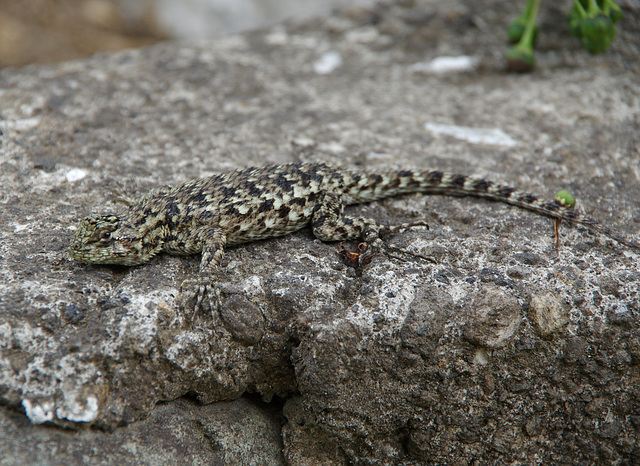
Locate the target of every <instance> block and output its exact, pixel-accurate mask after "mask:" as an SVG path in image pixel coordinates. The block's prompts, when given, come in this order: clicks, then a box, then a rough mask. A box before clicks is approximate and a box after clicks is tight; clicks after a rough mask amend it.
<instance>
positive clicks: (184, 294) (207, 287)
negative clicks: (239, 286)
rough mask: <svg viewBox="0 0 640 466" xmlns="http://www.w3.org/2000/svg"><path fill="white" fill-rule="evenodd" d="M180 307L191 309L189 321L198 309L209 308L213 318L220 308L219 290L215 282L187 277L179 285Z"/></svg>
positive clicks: (192, 319) (193, 317)
mask: <svg viewBox="0 0 640 466" xmlns="http://www.w3.org/2000/svg"><path fill="white" fill-rule="evenodd" d="M180 295H181V297H180V300H179V301H180V307H181V308H182V309H185V310H186V309H193V313H192V314H191V322H193V321H194V320H195V317H196V314H197V313H198V312H199V311H200V310H206V309H207V308H208V309H209V310H210V312H211V314H212V316H213V317H214V321H215V320H217V319H215V317H216V313H217V311H218V309H219V308H220V290H219V289H218V287H217V286H215V284H213V283H211V282H210V281H207V280H194V279H187V280H184V281H183V282H182V285H181V287H180Z"/></svg>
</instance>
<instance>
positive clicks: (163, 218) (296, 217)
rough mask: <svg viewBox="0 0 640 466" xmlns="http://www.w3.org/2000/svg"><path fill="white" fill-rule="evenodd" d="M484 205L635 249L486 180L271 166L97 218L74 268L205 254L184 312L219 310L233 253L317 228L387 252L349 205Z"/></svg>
mask: <svg viewBox="0 0 640 466" xmlns="http://www.w3.org/2000/svg"><path fill="white" fill-rule="evenodd" d="M414 192H422V193H437V194H449V195H459V196H476V197H483V198H487V199H491V200H495V201H501V202H505V203H507V204H512V205H515V206H518V207H521V208H524V209H528V210H531V211H534V212H537V213H539V214H543V215H547V216H549V217H553V218H555V219H558V220H567V221H569V222H572V223H575V224H579V225H582V226H584V227H586V228H587V229H589V230H591V231H595V232H598V233H601V234H603V235H606V236H608V237H610V238H612V239H614V240H615V241H617V242H619V243H622V244H625V245H626V246H629V247H631V248H634V249H640V244H638V243H636V242H633V241H630V240H627V239H625V238H622V237H620V236H618V235H616V234H615V233H613V232H612V231H611V230H610V229H609V228H606V227H604V226H603V225H601V224H599V223H598V222H596V221H595V220H593V219H590V218H588V217H585V216H584V215H582V214H581V213H580V212H578V211H577V210H575V209H573V208H571V207H568V206H565V205H563V204H562V203H561V202H559V201H556V200H554V201H547V200H542V199H539V198H538V197H537V196H535V195H533V194H528V193H525V192H522V191H519V190H517V189H516V188H512V187H510V186H504V185H500V184H497V183H494V182H492V181H487V180H484V179H480V178H476V177H471V176H464V175H456V174H452V173H445V172H442V171H438V170H388V171H384V172H381V173H364V172H356V171H352V170H347V169H343V168H334V167H331V166H329V165H326V164H324V163H290V164H286V165H267V166H264V167H257V168H246V169H240V170H235V171H230V172H226V173H222V174H219V175H214V176H210V177H207V178H201V179H197V180H193V181H189V182H187V183H184V184H182V185H180V186H177V187H174V188H160V189H157V190H155V191H152V192H151V193H149V194H148V195H146V196H144V197H142V198H141V199H140V200H138V201H137V202H136V203H134V204H133V205H131V206H130V209H129V211H128V212H126V213H124V214H123V215H90V216H88V217H86V218H85V219H84V220H82V222H81V223H80V225H79V227H78V230H77V231H76V234H75V236H74V238H73V241H72V242H71V247H70V248H69V254H70V255H71V257H72V258H74V259H76V260H79V261H82V262H87V263H91V264H121V265H138V264H142V263H145V262H147V261H149V260H150V259H151V258H152V257H153V256H155V255H156V254H158V253H159V252H161V251H165V252H167V253H169V254H176V255H185V254H197V253H201V254H202V258H201V263H200V275H199V277H198V279H195V280H194V279H188V280H185V281H184V282H183V283H182V287H181V289H182V295H183V305H185V306H187V307H192V306H193V307H192V308H193V309H194V310H197V309H200V308H201V307H205V306H206V305H209V306H210V308H211V309H212V310H213V309H216V308H217V307H218V304H219V292H218V287H217V285H216V279H215V275H216V273H217V271H218V268H219V266H220V262H221V261H222V257H223V254H224V249H225V247H226V246H228V245H234V244H239V243H245V242H249V241H255V240H260V239H264V238H271V237H275V236H282V235H286V234H289V233H292V232H294V231H297V230H300V229H301V228H303V227H305V226H306V225H309V224H310V225H311V227H312V229H313V233H314V235H315V236H316V237H317V238H319V239H320V240H322V241H344V240H350V239H361V240H363V241H364V242H365V243H366V244H368V245H369V246H370V247H371V248H373V249H375V248H378V247H380V244H381V241H380V239H379V236H380V234H381V233H383V232H395V231H398V230H401V229H404V228H407V227H408V226H411V225H401V226H392V227H383V226H381V225H379V224H378V223H376V222H375V221H374V220H371V219H368V218H363V217H352V216H348V215H344V214H343V209H344V207H345V206H347V205H352V204H358V203H363V202H370V201H375V200H377V199H382V198H386V197H390V196H395V195H399V194H406V193H414Z"/></svg>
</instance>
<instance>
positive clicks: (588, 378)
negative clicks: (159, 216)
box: [0, 0, 640, 464]
mask: <svg viewBox="0 0 640 466" xmlns="http://www.w3.org/2000/svg"><path fill="white" fill-rule="evenodd" d="M419 3H420V2H418V4H419ZM418 4H415V2H401V3H399V4H385V5H380V6H377V7H375V8H374V9H373V10H372V12H371V15H364V16H363V15H355V16H353V15H352V16H349V15H339V16H335V17H334V20H335V21H333V22H332V24H333V25H334V26H335V24H339V25H340V28H335V27H334V26H331V27H329V26H327V27H325V23H324V21H323V20H315V21H309V22H306V23H289V24H287V25H282V26H279V27H278V28H277V30H276V29H272V30H265V31H257V32H252V33H247V34H245V35H234V36H227V37H223V38H218V39H215V40H210V41H199V42H197V43H187V42H178V43H171V42H169V43H164V44H160V45H157V46H154V47H151V48H147V49H140V50H132V51H128V52H124V53H119V54H115V55H111V56H107V55H101V56H95V57H92V58H90V59H86V60H80V61H74V62H69V63H61V64H58V65H51V66H34V67H29V68H24V69H20V70H16V69H7V70H3V71H2V72H0V89H2V91H1V93H0V109H1V115H0V130H1V131H2V135H0V167H1V169H0V186H2V192H1V193H0V204H1V207H0V281H1V282H2V283H1V285H2V286H0V404H1V405H2V408H0V411H1V414H2V416H3V419H4V421H2V424H1V426H0V437H1V438H3V439H6V440H3V441H4V442H5V443H4V444H3V448H2V450H3V451H15V452H16V455H17V454H18V453H19V452H21V453H20V454H24V456H16V458H19V460H17V461H16V464H24V463H25V462H33V463H46V462H50V456H47V455H50V452H47V451H44V450H43V449H44V448H45V447H44V446H43V447H38V448H34V449H32V450H27V449H26V447H25V445H27V444H28V442H27V443H21V442H20V438H21V437H23V438H24V439H27V440H28V439H42V440H37V442H41V443H37V445H50V444H51V443H50V442H53V443H55V444H56V445H59V447H58V448H59V449H60V451H61V452H62V453H64V452H68V454H69V455H71V453H70V452H72V451H73V450H78V451H92V452H96V453H95V455H99V456H100V457H101V458H107V459H105V462H107V461H110V462H111V463H114V464H115V463H119V462H127V461H130V462H135V460H136V459H139V458H140V457H142V456H143V455H145V454H146V452H147V451H148V450H146V449H145V448H147V447H144V444H145V443H144V442H148V444H152V445H154V448H156V449H157V450H158V451H159V450H162V451H161V452H159V453H158V455H161V454H162V455H164V454H165V453H166V455H167V456H166V457H165V458H167V459H169V460H171V461H173V460H176V461H178V459H177V457H173V456H171V455H173V453H172V451H173V450H171V451H169V450H170V449H169V448H167V450H166V451H165V450H164V449H162V448H161V447H160V446H157V445H160V444H161V443H162V442H164V443H165V444H166V445H180V449H182V450H183V451H185V452H186V454H188V455H189V457H190V456H191V455H196V456H197V455H201V456H200V457H202V458H207V459H208V461H210V462H216V461H224V459H223V453H224V457H225V458H227V455H237V456H228V458H229V459H233V460H234V461H235V462H240V463H242V462H244V461H245V458H247V457H246V456H242V455H244V453H241V452H247V451H253V450H251V449H252V448H253V445H260V444H261V443H260V442H262V441H263V440H262V439H264V443H265V445H268V448H266V450H265V455H267V456H266V458H267V459H265V462H267V463H269V464H273V463H275V464H277V463H278V461H280V462H282V461H284V460H287V461H289V462H290V463H291V464H318V463H329V462H331V461H332V460H333V461H335V462H337V463H340V462H342V463H347V464H348V463H356V464H364V463H379V464H420V463H433V464H451V463H456V462H473V461H477V462H481V463H483V464H485V463H486V464H491V463H496V462H503V463H517V462H523V461H525V462H526V461H527V460H528V459H530V458H536V461H540V462H546V463H551V462H555V463H585V464H594V463H596V464H597V463H624V462H629V461H630V458H632V457H635V456H637V451H638V448H639V447H640V445H639V444H638V440H637V438H638V423H637V422H635V421H634V420H633V417H632V416H635V415H637V413H638V412H640V406H639V405H638V400H640V396H639V394H638V388H637V387H640V375H638V364H639V361H640V356H639V355H640V344H639V343H638V336H639V335H640V323H639V322H640V318H639V317H640V316H639V309H638V305H637V301H638V287H637V277H638V257H637V252H636V251H632V250H630V249H629V248H626V247H623V246H621V245H619V244H616V243H613V242H612V241H610V240H607V239H605V238H602V237H600V236H596V235H592V234H590V233H588V232H585V231H584V230H583V229H580V228H571V227H570V226H569V225H565V223H563V224H562V225H561V228H560V233H561V236H560V243H561V244H560V248H559V249H556V246H555V241H554V238H553V234H552V233H553V222H552V221H550V220H549V219H547V218H542V217H540V216H537V215H535V214H533V213H530V212H522V211H519V210H517V209H515V208H513V207H510V206H506V205H501V204H496V203H489V202H485V201H483V200H478V199H458V198H451V197H443V196H438V195H433V196H424V195H412V196H405V197H403V198H398V199H387V200H383V201H380V202H376V203H372V204H368V205H362V206H354V207H353V208H349V211H350V212H351V213H353V214H355V215H364V216H368V217H372V218H375V219H377V220H379V221H381V222H385V223H401V222H406V221H421V220H425V221H426V222H427V223H429V227H430V229H428V230H427V229H426V228H412V229H409V230H407V231H405V232H401V233H398V234H394V235H391V236H390V237H387V238H385V242H386V244H387V246H388V248H387V250H385V251H384V252H381V253H380V254H378V255H376V256H375V257H374V258H373V260H372V261H371V262H370V263H369V264H368V265H367V266H366V267H363V268H362V269H359V270H357V271H354V270H351V271H349V270H348V268H347V267H346V266H345V265H344V264H343V262H341V257H340V256H339V255H338V254H337V250H338V249H339V247H340V246H339V245H338V244H326V243H322V242H320V241H317V240H315V239H314V237H313V235H312V234H311V232H310V231H308V230H304V231H301V232H298V233H295V234H292V235H289V236H287V237H284V238H276V239H272V240H266V241H261V242H257V243H251V244H247V245H240V246H238V247H233V248H229V250H228V251H227V254H226V259H225V263H224V264H223V267H222V272H221V274H220V277H219V282H220V288H221V294H222V300H223V303H224V305H223V306H222V309H221V310H220V312H219V313H218V314H216V313H214V314H211V313H210V312H202V313H197V314H196V315H195V316H194V320H193V322H191V321H190V319H191V314H192V313H191V312H184V311H183V310H181V309H179V307H178V305H177V302H176V298H177V295H178V290H179V287H180V283H181V282H182V280H184V279H185V278H189V277H193V276H195V274H196V273H197V269H198V264H199V258H198V257H172V256H167V255H160V256H158V257H156V258H154V259H153V260H152V261H151V262H150V263H148V264H146V265H143V266H139V267H133V268H125V267H108V266H103V267H100V266H88V265H83V264H79V263H76V262H74V261H72V260H71V259H70V258H69V256H68V254H67V247H68V244H69V241H70V239H71V237H72V235H73V232H74V229H75V225H76V224H77V221H78V220H79V219H80V218H81V217H83V216H85V215H87V214H88V213H91V212H96V211H117V210H118V209H122V208H124V207H123V206H120V205H119V204H117V203H116V197H117V192H118V191H124V194H126V195H129V196H135V195H137V194H142V193H145V192H148V191H149V190H150V189H152V188H155V187H159V186H162V185H173V184H176V183H180V182H182V181H185V180H188V179H190V178H194V177H197V176H204V175H208V174H211V173H215V172H217V171H219V170H222V169H227V168H235V167H240V166H248V165H254V164H256V163H266V162H275V163H281V162H288V161H292V160H298V159H304V160H309V159H311V160H324V161H327V162H330V163H333V164H336V165H347V166H350V167H356V168H367V169H381V168H383V167H388V166H403V167H404V166H406V167H438V168H440V169H443V170H450V171H456V172H469V173H475V174H477V175H480V176H485V177H487V178H492V179H497V181H502V182H508V183H510V184H514V185H517V186H519V187H520V188H522V189H525V190H527V191H532V192H539V193H547V194H549V195H548V196H547V197H553V194H551V193H555V192H557V191H558V189H561V188H564V187H566V186H570V187H571V189H572V191H573V192H574V193H575V195H576V198H577V199H578V202H579V203H580V204H581V208H582V209H583V210H585V211H587V212H589V213H590V214H592V215H593V216H594V217H596V218H600V219H601V220H602V221H603V222H604V223H605V224H606V226H607V227H608V228H612V229H614V230H616V231H617V232H618V233H620V234H622V235H625V236H627V237H634V238H636V240H637V234H638V230H639V228H638V224H637V222H636V223H634V219H637V218H640V215H638V214H639V212H638V206H640V190H638V189H637V180H636V179H635V177H634V175H633V174H634V173H637V172H639V171H640V165H639V163H640V162H639V161H638V158H637V157H636V155H637V154H636V153H635V152H634V151H635V149H634V148H635V142H636V139H635V138H636V129H637V128H636V127H637V115H636V113H634V112H635V111H634V109H636V108H638V107H640V97H639V96H638V94H637V92H635V90H636V89H637V88H638V85H639V84H640V83H639V78H638V76H640V69H639V68H638V67H639V66H640V65H638V63H637V60H635V58H637V57H636V55H637V53H636V50H635V48H634V47H633V44H634V43H635V42H634V41H633V38H634V37H635V36H634V31H630V30H625V28H623V27H621V28H620V32H619V34H620V36H619V37H618V38H616V41H615V42H614V46H615V47H616V53H606V54H603V55H600V56H598V57H592V56H589V55H588V54H587V53H582V52H577V53H572V54H566V53H564V50H566V49H569V50H573V48H574V43H573V38H572V37H570V36H569V35H567V37H566V38H564V36H562V34H560V33H558V34H557V36H553V37H554V41H553V43H551V42H549V43H548V44H547V45H546V48H542V51H541V52H540V55H539V57H538V58H539V59H538V60H537V61H538V66H539V71H537V72H536V73H533V74H531V75H522V76H512V75H508V74H505V73H504V72H503V63H502V61H501V60H500V59H498V58H496V57H497V56H498V55H500V52H499V50H500V48H501V47H503V42H502V41H503V38H502V33H501V31H502V30H503V28H504V21H503V18H504V17H505V15H507V14H508V13H509V14H511V13H513V14H515V13H517V11H515V10H516V9H517V8H518V7H517V5H513V4H512V2H505V1H498V0H496V1H491V2H489V1H483V2H481V3H474V4H473V5H471V4H469V5H468V6H454V5H449V4H448V3H446V2H444V3H442V5H440V4H439V5H438V7H437V8H436V7H434V9H433V14H430V15H429V18H428V24H426V25H424V24H422V23H416V22H415V21H413V22H412V21H407V20H405V18H409V17H410V16H411V13H412V11H418V12H419V11H424V5H422V6H420V5H418ZM456 5H457V4H456ZM498 12H499V14H498ZM627 14H628V15H629V16H630V22H629V24H631V25H633V24H636V23H638V22H639V21H638V18H637V16H638V14H637V12H635V11H633V10H632V9H627V10H625V16H626V15H627ZM362 17H367V18H375V21H367V22H366V23H361V22H359V20H358V19H357V18H362ZM477 24H483V27H482V28H481V29H478V27H477ZM625 24H627V23H626V22H625ZM554 25H555V26H554ZM551 27H552V28H553V27H557V28H558V31H559V30H560V28H561V27H564V26H561V25H560V24H557V23H553V22H552V26H551ZM625 27H626V26H625ZM629 27H630V28H631V29H633V26H629ZM274 32H278V34H279V40H277V41H270V40H267V39H268V37H269V36H270V35H272V34H274ZM636 32H637V31H636ZM363 38H365V39H366V40H363ZM556 39H557V40H556ZM541 40H542V38H541ZM442 47H444V48H446V49H451V50H453V51H454V52H455V51H460V53H462V52H464V51H466V50H469V49H473V51H474V52H473V54H474V56H479V57H481V63H480V65H479V68H478V71H477V72H475V73H473V74H462V75H461V74H450V75H448V76H447V79H446V80H441V79H439V78H436V77H433V76H426V75H418V74H415V73H413V72H412V71H411V65H412V64H413V63H416V62H421V61H425V60H426V57H425V54H426V55H433V56H436V55H439V54H443V53H445V52H446V54H447V55H453V52H452V53H449V52H447V51H445V50H440V49H441V48H442ZM436 49H438V50H437V53H436ZM330 50H335V51H336V52H338V53H340V56H341V57H343V63H342V65H341V66H340V67H339V68H336V69H335V70H334V71H333V72H332V73H331V74H328V75H318V74H315V73H314V72H313V71H312V70H313V63H314V62H316V61H317V60H318V59H319V58H320V57H321V56H322V55H323V54H324V53H326V52H327V51H330ZM456 53H457V52H456ZM466 53H467V52H465V54H466ZM541 77H544V79H541ZM603 90H606V102H603V101H602V95H604V94H603V92H604V91H603ZM574 96H579V97H580V98H579V99H574V98H573V97H574ZM51 102H53V103H54V105H50V103H51ZM435 120H438V121H439V123H440V124H450V123H453V122H455V124H456V125H458V126H465V127H480V128H487V126H489V125H490V126H492V127H494V128H495V129H499V130H501V131H502V132H504V133H506V134H508V135H509V137H510V138H511V139H512V140H513V141H515V142H516V145H515V146H513V147H511V148H509V149H508V150H507V149H504V148H499V147H494V146H488V145H485V144H482V143H481V142H480V143H470V142H468V141H463V140H458V139H456V138H455V137H454V136H451V135H445V134H433V133H429V132H427V131H426V130H425V127H424V124H425V123H427V122H434V121H435ZM291 141H298V143H295V144H290V142H291ZM300 141H303V142H304V143H303V144H300ZM43 160H45V162H46V163H44V162H43ZM578 243H580V247H574V246H575V245H576V244H578ZM349 246H350V247H352V248H355V247H357V245H356V244H351V245H349ZM352 250H353V249H352ZM603 277H611V278H610V279H609V278H607V279H603ZM527 304H528V306H527ZM246 396H251V397H257V398H259V399H261V400H262V402H260V403H257V402H252V407H251V408H250V409H249V411H250V414H247V415H246V416H245V415H244V414H243V415H238V416H229V415H227V414H225V413H221V412H220V411H216V410H218V409H222V408H224V407H225V406H226V407H227V408H228V407H229V406H236V405H228V404H222V405H221V404H219V403H229V402H232V403H242V402H243V401H242V400H245V401H246V398H245V397H246ZM252 399H253V398H252ZM193 400H198V401H199V402H201V403H207V405H206V406H195V405H194V404H193V403H192V402H193ZM232 400H236V401H232ZM238 400H241V401H238ZM594 400H598V401H597V402H595V403H594ZM209 403H211V404H210V405H209ZM591 403H594V404H591ZM185 406H187V407H185ZM587 406H589V408H588V409H589V413H592V414H589V413H588V412H587ZM221 407H222V408H221ZM601 407H611V409H610V412H608V411H606V412H605V411H603V410H602V409H600V408H601ZM245 408H246V406H245ZM242 410H244V408H242ZM223 411H224V410H223ZM243 412H244V411H243ZM274 412H275V414H274ZM194 413H195V414H194ZM274 416H275V418H276V420H278V421H281V423H282V424H279V423H278V422H275V423H270V422H267V421H266V420H265V419H271V420H273V418H274ZM158 419H159V420H158ZM194 419H195V420H196V421H193V420H194ZM154 422H155V423H156V424H153V423H154ZM150 423H151V424H150ZM183 423H187V424H188V425H189V429H191V428H192V427H193V429H191V430H189V432H193V435H200V437H199V438H200V441H198V442H196V441H193V440H192V435H191V434H189V435H187V436H186V437H189V440H185V438H186V437H182V435H183V432H185V430H182V428H181V427H175V426H182V425H183ZM152 424H153V425H155V426H156V427H157V428H154V429H146V427H148V426H149V425H152ZM16 425H17V426H19V430H16V429H18V428H17V427H16ZM258 425H259V427H256V426H258ZM136 426H140V427H136ZM202 426H206V432H205V428H204V427H202ZM280 426H282V432H281V431H280ZM172 427H173V428H172ZM61 428H62V429H61ZM138 429H139V430H138ZM198 429H201V430H198ZM105 431H110V432H112V433H105ZM230 432H231V433H230ZM114 436H116V437H114ZM117 436H123V437H117ZM168 436H171V440H168V439H167V437H168ZM115 438H127V440H126V441H127V442H134V443H133V444H135V445H139V444H140V445H143V446H140V447H138V446H136V447H131V448H129V447H127V448H129V450H126V452H123V450H122V449H121V448H119V447H114V446H113V444H112V443H109V441H110V439H115ZM233 438H237V441H235V442H234V440H232V439H233ZM51 439H53V440H51ZM150 439H151V440H150ZM274 439H275V440H274ZM279 439H281V441H282V443H279V442H280V440H279ZM33 442H36V440H33ZM136 442H137V443H136ZM181 442H183V443H181ZM125 445H128V444H125ZM590 445H591V446H593V447H591V446H590ZM596 446H597V447H596ZM89 448H92V450H88V449H89ZM122 448H125V447H122ZM176 448H178V447H176ZM275 450H277V451H278V454H279V455H280V456H278V454H276V453H274V451H275ZM132 451H134V453H131V452H132ZM135 451H138V452H141V453H139V454H136V453H135ZM64 454H67V453H64ZM92 454H94V453H92ZM109 455H112V456H113V458H112V459H111V460H109V458H110V457H109ZM119 455H120V456H119ZM126 455H129V456H126ZM274 455H275V456H274ZM633 455H635V456H633ZM91 458H94V457H93V456H91ZM257 461H258V460H257ZM203 462H205V460H203ZM271 462H273V463H271Z"/></svg>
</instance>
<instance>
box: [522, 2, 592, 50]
mask: <svg viewBox="0 0 640 466" xmlns="http://www.w3.org/2000/svg"><path fill="white" fill-rule="evenodd" d="M576 1H577V0H576ZM592 1H595V0H592ZM539 9H540V0H529V1H528V2H527V6H526V10H527V11H528V12H529V15H528V18H527V24H526V26H525V27H524V32H523V33H522V37H521V38H520V42H519V43H518V46H522V47H527V48H532V47H533V32H534V30H535V27H536V18H537V17H538V10H539Z"/></svg>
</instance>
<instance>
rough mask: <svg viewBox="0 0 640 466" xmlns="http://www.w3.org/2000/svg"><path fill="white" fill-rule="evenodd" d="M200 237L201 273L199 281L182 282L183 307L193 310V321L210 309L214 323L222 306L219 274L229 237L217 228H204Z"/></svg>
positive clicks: (188, 280)
mask: <svg viewBox="0 0 640 466" xmlns="http://www.w3.org/2000/svg"><path fill="white" fill-rule="evenodd" d="M198 237H199V239H200V241H201V244H202V259H201V261H200V273H199V276H198V278H197V279H187V280H184V281H183V282H182V286H181V294H182V300H181V301H182V306H183V307H184V308H185V309H193V315H192V317H191V321H192V322H193V319H194V318H195V315H196V313H197V312H198V311H199V310H200V309H205V308H206V307H209V309H210V311H211V314H212V316H213V319H214V322H216V321H217V320H218V319H217V318H216V313H217V311H218V308H219V306H220V290H219V288H218V284H217V274H218V270H219V268H220V263H221V262H222V258H223V257H224V247H225V245H226V243H227V236H226V235H225V234H224V232H223V231H222V230H221V229H220V228H217V227H210V228H204V229H203V230H202V231H201V232H200V233H199V234H198Z"/></svg>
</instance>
